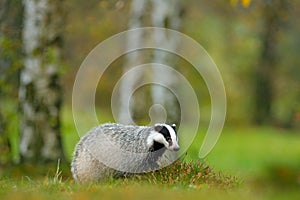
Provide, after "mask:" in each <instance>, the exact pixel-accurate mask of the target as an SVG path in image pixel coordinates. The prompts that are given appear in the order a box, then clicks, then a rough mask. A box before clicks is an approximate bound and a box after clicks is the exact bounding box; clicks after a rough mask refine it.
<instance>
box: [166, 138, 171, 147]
mask: <svg viewBox="0 0 300 200" xmlns="http://www.w3.org/2000/svg"><path fill="white" fill-rule="evenodd" d="M167 142H168V143H169V145H170V146H171V145H172V139H171V138H168V139H167Z"/></svg>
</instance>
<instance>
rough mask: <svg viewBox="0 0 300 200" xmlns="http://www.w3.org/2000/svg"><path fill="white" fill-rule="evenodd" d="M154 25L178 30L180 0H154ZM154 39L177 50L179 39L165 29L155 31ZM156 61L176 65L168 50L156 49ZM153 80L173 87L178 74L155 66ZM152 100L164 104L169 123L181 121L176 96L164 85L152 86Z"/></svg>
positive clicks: (158, 114) (157, 112) (159, 114)
mask: <svg viewBox="0 0 300 200" xmlns="http://www.w3.org/2000/svg"><path fill="white" fill-rule="evenodd" d="M152 7H153V11H152V25H153V26H155V27H162V28H170V29H173V30H178V29H179V28H180V24H181V20H180V14H181V10H182V8H181V6H180V2H179V1H178V0H165V1H161V0H152ZM154 41H155V42H156V43H157V44H163V46H166V47H168V48H169V49H172V50H173V51H176V49H177V46H178V41H177V39H176V38H173V37H170V36H168V35H167V33H166V32H165V31H163V30H158V31H156V32H154ZM153 62H154V63H160V64H166V65H167V66H174V65H175V63H174V61H173V60H172V57H171V56H170V54H169V53H167V52H162V51H158V50H155V51H154V58H153ZM152 70H153V82H155V83H161V84H163V85H165V86H169V87H172V85H173V86H174V85H176V82H177V80H176V76H175V75H172V74H169V73H168V70H167V71H165V72H164V71H162V70H161V68H157V67H155V66H153V68H152ZM151 94H152V101H153V103H154V104H160V105H162V106H163V107H164V108H165V109H166V112H167V122H168V123H178V122H179V121H180V116H179V114H180V112H179V106H178V104H177V103H176V97H175V96H174V95H173V94H172V93H171V92H170V91H167V88H164V87H162V86H154V87H152V92H151ZM154 113H155V114H156V116H155V117H154V118H155V119H154V120H156V121H158V122H162V121H161V120H163V119H161V117H160V116H163V115H161V113H159V111H155V110H154Z"/></svg>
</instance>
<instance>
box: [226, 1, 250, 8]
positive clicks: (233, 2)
mask: <svg viewBox="0 0 300 200" xmlns="http://www.w3.org/2000/svg"><path fill="white" fill-rule="evenodd" d="M239 1H240V2H241V4H242V5H243V7H244V8H248V7H249V5H250V3H251V0H230V4H231V5H233V6H235V5H236V4H237V3H238V2H239Z"/></svg>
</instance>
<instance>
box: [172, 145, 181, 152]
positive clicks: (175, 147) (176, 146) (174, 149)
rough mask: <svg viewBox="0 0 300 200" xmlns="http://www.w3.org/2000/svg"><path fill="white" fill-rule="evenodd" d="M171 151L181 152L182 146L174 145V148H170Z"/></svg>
mask: <svg viewBox="0 0 300 200" xmlns="http://www.w3.org/2000/svg"><path fill="white" fill-rule="evenodd" d="M169 149H170V150H171V151H179V149H180V146H179V145H178V144H176V145H172V146H170V147H169Z"/></svg>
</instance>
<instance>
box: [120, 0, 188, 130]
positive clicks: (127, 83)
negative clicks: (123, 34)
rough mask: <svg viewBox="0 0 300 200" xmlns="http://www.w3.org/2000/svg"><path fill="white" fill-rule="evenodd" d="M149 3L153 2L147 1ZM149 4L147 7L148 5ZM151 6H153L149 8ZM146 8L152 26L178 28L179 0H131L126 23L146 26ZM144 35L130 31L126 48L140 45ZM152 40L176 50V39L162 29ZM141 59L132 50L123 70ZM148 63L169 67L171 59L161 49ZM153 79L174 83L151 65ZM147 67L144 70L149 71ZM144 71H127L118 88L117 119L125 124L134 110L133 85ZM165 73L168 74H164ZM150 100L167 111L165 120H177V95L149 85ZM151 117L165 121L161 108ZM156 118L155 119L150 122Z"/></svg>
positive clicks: (173, 80) (167, 83)
mask: <svg viewBox="0 0 300 200" xmlns="http://www.w3.org/2000/svg"><path fill="white" fill-rule="evenodd" d="M150 3H152V4H150ZM147 6H149V7H147ZM151 6H152V7H151ZM147 8H152V10H151V19H150V20H149V19H148V21H150V22H151V25H152V26H155V27H164V28H171V29H175V30H178V29H179V27H180V17H181V16H180V14H181V11H182V9H181V6H180V3H179V0H163V1H161V0H133V1H132V8H131V17H130V22H129V28H130V29H132V28H138V27H146V26H149V25H148V24H146V22H147V19H145V18H147V17H148V16H147V11H148V10H147ZM143 38H145V36H143V35H139V34H138V33H135V34H131V35H130V36H129V38H128V40H127V42H128V44H127V47H128V48H130V49H133V48H135V47H136V46H139V45H141V43H143V42H146V41H144V40H143ZM154 41H155V42H157V43H159V44H163V45H164V46H168V47H170V49H174V50H175V49H176V48H177V43H178V41H176V39H175V38H170V37H167V35H166V33H164V32H163V31H159V32H155V33H154ZM141 61H145V60H143V59H142V57H141V56H140V52H133V53H131V54H129V55H127V60H126V64H125V65H124V70H123V71H124V72H126V71H128V70H130V68H132V67H134V66H136V65H137V64H144V63H141ZM150 62H155V63H164V64H166V65H168V66H171V65H172V61H171V59H170V57H169V56H168V54H166V53H165V52H162V51H154V55H153V59H152V60H151V61H150ZM151 70H152V71H153V82H155V83H162V84H165V85H172V84H173V85H174V84H176V80H175V79H174V77H175V76H172V75H170V74H168V73H166V72H164V71H161V70H157V68H155V67H153V68H152V69H151ZM149 71H150V70H147V72H149ZM145 72H146V71H145V70H144V71H136V72H135V73H130V75H128V76H126V78H125V79H123V82H122V83H121V88H120V111H119V121H120V122H121V123H125V124H131V123H133V122H132V121H131V119H130V117H129V111H131V113H132V111H133V109H132V107H130V108H128V107H129V102H128V101H129V99H130V95H131V94H132V92H133V88H134V86H135V85H136V84H137V83H138V80H139V79H140V78H142V76H143V73H145ZM166 74H168V76H166ZM151 96H152V103H153V104H160V105H162V106H163V107H164V108H165V109H166V111H167V115H168V118H167V121H168V122H172V123H177V122H178V121H179V116H180V115H179V108H178V105H177V101H176V98H175V97H174V96H173V95H172V94H171V93H170V92H168V93H167V92H166V90H165V88H162V87H157V86H154V85H153V86H152V89H151ZM135 103H136V100H135V99H133V97H131V105H134V106H135V107H136V106H138V105H136V104H135ZM153 108H154V110H153V111H154V112H153V114H154V116H151V118H152V119H151V120H152V123H153V122H163V121H162V120H165V119H164V117H165V115H164V113H161V112H160V111H161V110H157V111H156V110H155V109H156V108H161V107H153ZM153 120H155V121H153Z"/></svg>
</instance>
